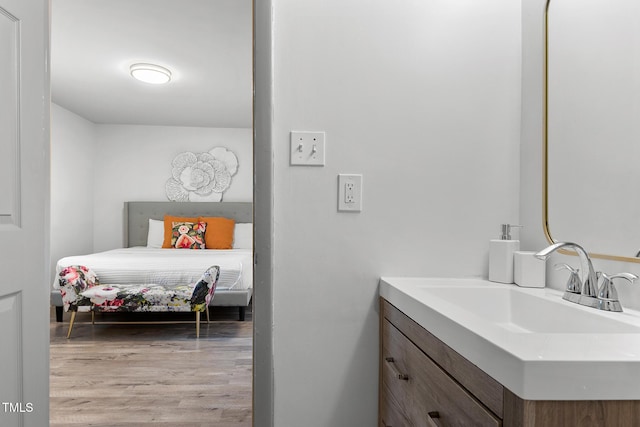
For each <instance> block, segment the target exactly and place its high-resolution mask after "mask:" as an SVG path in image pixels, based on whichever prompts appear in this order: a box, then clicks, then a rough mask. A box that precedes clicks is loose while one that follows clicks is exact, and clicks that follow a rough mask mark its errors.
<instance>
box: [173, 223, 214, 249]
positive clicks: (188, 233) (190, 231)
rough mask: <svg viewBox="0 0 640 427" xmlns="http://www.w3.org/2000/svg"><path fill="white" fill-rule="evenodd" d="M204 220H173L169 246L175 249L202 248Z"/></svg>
mask: <svg viewBox="0 0 640 427" xmlns="http://www.w3.org/2000/svg"><path fill="white" fill-rule="evenodd" d="M206 228H207V224H206V223H205V222H174V223H173V228H172V229H171V247H172V248H176V249H204V248H205V243H204V232H205V230H206Z"/></svg>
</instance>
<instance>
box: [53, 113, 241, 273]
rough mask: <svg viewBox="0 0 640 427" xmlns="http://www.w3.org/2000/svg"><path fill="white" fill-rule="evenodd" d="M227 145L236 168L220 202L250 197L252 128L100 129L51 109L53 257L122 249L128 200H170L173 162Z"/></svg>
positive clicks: (109, 126) (142, 127)
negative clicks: (187, 153) (178, 157)
mask: <svg viewBox="0 0 640 427" xmlns="http://www.w3.org/2000/svg"><path fill="white" fill-rule="evenodd" d="M214 147H226V148H227V149H229V150H231V151H233V152H234V153H235V155H236V157H237V158H238V164H239V166H238V171H237V173H236V175H234V176H233V178H232V183H231V186H230V187H229V189H228V190H227V191H225V193H224V196H223V200H224V201H228V202H233V201H242V202H248V201H251V200H252V199H253V135H252V130H251V129H220V128H192V127H166V126H136V125H99V124H94V123H92V122H89V121H87V120H85V119H84V118H82V117H80V116H78V115H76V114H74V113H72V112H70V111H68V110H66V109H64V108H62V107H60V106H57V105H55V104H53V108H52V139H51V198H52V202H51V211H52V212H51V247H52V250H51V258H52V263H53V265H55V261H56V260H58V259H59V258H61V257H63V256H67V255H79V254H85V253H90V252H96V251H102V250H107V249H113V248H117V247H122V237H123V231H122V230H123V228H122V227H123V224H122V219H123V206H124V202H125V201H131V200H136V201H146V200H149V201H159V200H167V197H166V195H165V183H166V181H167V180H168V179H169V178H170V177H171V161H172V160H173V159H174V157H175V156H176V155H177V154H179V153H181V152H184V151H192V152H194V153H199V152H205V151H209V150H211V149H212V148H214Z"/></svg>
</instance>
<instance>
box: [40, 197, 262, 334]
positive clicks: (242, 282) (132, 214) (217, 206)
mask: <svg viewBox="0 0 640 427" xmlns="http://www.w3.org/2000/svg"><path fill="white" fill-rule="evenodd" d="M123 212H124V218H123V224H124V227H123V228H124V232H123V242H124V245H123V246H124V247H123V248H120V249H114V250H111V251H105V252H100V253H95V254H89V255H82V256H71V257H65V258H62V259H60V260H59V261H58V263H57V266H56V272H59V271H61V270H62V269H63V268H64V267H66V266H70V265H86V266H88V267H90V268H91V269H92V270H94V271H95V272H96V274H97V275H98V277H99V278H100V282H101V283H102V284H112V283H168V282H175V283H179V282H195V281H196V280H197V279H198V278H199V277H200V276H201V275H202V273H203V271H204V270H206V268H207V267H209V266H211V265H218V266H220V278H219V280H218V284H217V288H216V291H215V295H214V297H213V299H212V300H211V303H210V307H221V306H222V307H238V316H239V319H240V320H244V319H245V312H246V308H247V307H248V306H249V304H250V302H251V297H252V294H253V249H252V246H253V241H252V233H251V232H250V230H251V229H252V222H253V208H252V204H251V203H245V202H223V203H217V202H125V204H124V211H123ZM165 215H173V216H184V217H194V216H206V217H225V218H231V219H233V220H235V222H236V242H234V248H233V249H225V250H218V249H203V250H187V249H185V250H182V249H160V248H157V247H148V242H147V239H148V238H153V237H152V235H151V234H150V233H149V231H150V230H149V224H152V228H153V227H154V225H153V224H154V223H155V222H154V221H151V222H150V221H149V220H150V219H151V220H157V221H161V220H162V219H163V218H164V216H165ZM240 227H242V228H240ZM240 229H242V230H243V231H242V236H240V232H239V231H238V230H240ZM240 239H241V240H242V243H240V241H239V240H240ZM236 243H238V245H236ZM236 246H239V247H236ZM51 303H52V305H54V306H55V307H56V320H57V321H58V322H61V321H62V315H63V302H62V298H61V296H60V292H59V291H58V290H57V289H53V290H52V292H51Z"/></svg>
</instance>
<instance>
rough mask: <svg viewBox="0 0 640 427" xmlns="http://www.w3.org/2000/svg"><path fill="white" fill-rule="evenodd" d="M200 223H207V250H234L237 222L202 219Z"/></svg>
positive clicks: (220, 219) (209, 218)
mask: <svg viewBox="0 0 640 427" xmlns="http://www.w3.org/2000/svg"><path fill="white" fill-rule="evenodd" d="M198 222H206V223H207V231H206V232H205V233H204V246H205V247H206V248H207V249H231V248H233V231H234V229H235V226H236V221H235V220H233V219H229V218H222V217H200V218H198Z"/></svg>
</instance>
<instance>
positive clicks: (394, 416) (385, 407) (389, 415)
mask: <svg viewBox="0 0 640 427" xmlns="http://www.w3.org/2000/svg"><path fill="white" fill-rule="evenodd" d="M380 425H381V426H382V427H403V426H411V425H413V424H412V423H410V422H409V420H407V418H406V417H405V416H404V415H403V414H402V410H401V409H400V407H399V405H398V402H396V401H395V400H394V396H393V394H392V393H391V392H390V390H389V389H388V388H386V387H385V385H384V384H383V391H382V396H381V398H380Z"/></svg>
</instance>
